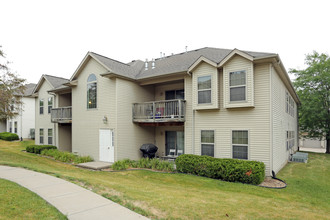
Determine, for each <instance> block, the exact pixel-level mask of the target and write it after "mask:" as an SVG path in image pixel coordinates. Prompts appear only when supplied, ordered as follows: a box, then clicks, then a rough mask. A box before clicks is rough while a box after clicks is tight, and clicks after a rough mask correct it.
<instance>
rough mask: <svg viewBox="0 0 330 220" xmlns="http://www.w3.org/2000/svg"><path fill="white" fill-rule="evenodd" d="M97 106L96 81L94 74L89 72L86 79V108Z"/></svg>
mask: <svg viewBox="0 0 330 220" xmlns="http://www.w3.org/2000/svg"><path fill="white" fill-rule="evenodd" d="M96 106H97V83H96V76H95V75H94V74H90V75H89V77H88V79H87V109H93V108H96Z"/></svg>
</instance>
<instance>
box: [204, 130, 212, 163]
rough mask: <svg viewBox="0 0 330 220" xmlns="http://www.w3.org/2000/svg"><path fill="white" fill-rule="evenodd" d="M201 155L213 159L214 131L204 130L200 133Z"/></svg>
mask: <svg viewBox="0 0 330 220" xmlns="http://www.w3.org/2000/svg"><path fill="white" fill-rule="evenodd" d="M201 148H202V155H208V156H211V157H214V131H213V130H204V131H202V132H201Z"/></svg>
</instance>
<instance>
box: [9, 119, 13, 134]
mask: <svg viewBox="0 0 330 220" xmlns="http://www.w3.org/2000/svg"><path fill="white" fill-rule="evenodd" d="M12 131H13V124H12V122H11V121H9V132H10V133H11V132H12Z"/></svg>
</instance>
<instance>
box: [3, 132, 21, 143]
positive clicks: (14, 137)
mask: <svg viewBox="0 0 330 220" xmlns="http://www.w3.org/2000/svg"><path fill="white" fill-rule="evenodd" d="M0 139H2V140H5V141H14V140H19V138H18V135H17V134H14V133H9V132H2V133H0Z"/></svg>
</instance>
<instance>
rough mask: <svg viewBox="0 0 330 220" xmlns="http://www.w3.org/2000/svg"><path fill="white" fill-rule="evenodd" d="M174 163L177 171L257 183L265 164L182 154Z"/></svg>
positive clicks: (261, 179)
mask: <svg viewBox="0 0 330 220" xmlns="http://www.w3.org/2000/svg"><path fill="white" fill-rule="evenodd" d="M175 164H176V169H177V171H178V172H181V173H189V174H194V175H198V176H205V177H209V178H213V179H221V180H224V181H229V182H241V183H249V184H255V185H258V184H260V183H262V182H263V181H264V178H265V164H264V163H262V162H258V161H248V160H238V159H220V158H214V157H210V156H205V155H204V156H198V155H191V154H183V155H180V156H179V157H178V158H177V159H176V160H175Z"/></svg>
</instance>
